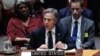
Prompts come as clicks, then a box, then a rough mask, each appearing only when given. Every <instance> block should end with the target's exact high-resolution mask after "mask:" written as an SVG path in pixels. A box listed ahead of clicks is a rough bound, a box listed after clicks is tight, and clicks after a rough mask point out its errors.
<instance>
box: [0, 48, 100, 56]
mask: <svg viewBox="0 0 100 56" xmlns="http://www.w3.org/2000/svg"><path fill="white" fill-rule="evenodd" d="M31 51H33V50H17V53H16V54H14V55H5V54H2V53H0V56H21V53H22V52H31ZM96 53H97V54H98V53H99V54H98V55H95V54H96ZM64 56H100V50H81V49H79V50H76V52H68V53H67V52H65V53H64Z"/></svg>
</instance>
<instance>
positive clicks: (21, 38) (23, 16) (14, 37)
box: [7, 1, 43, 47]
mask: <svg viewBox="0 0 100 56" xmlns="http://www.w3.org/2000/svg"><path fill="white" fill-rule="evenodd" d="M42 26H43V22H42V21H41V19H40V18H37V17H32V16H30V6H29V4H28V3H27V2H24V1H20V2H16V3H15V5H14V16H13V17H12V18H11V19H10V21H9V23H8V26H7V35H8V37H9V38H10V39H11V41H12V43H13V44H14V45H16V46H18V47H22V46H24V45H25V44H27V43H28V42H29V40H30V34H31V32H32V31H33V30H36V29H38V28H40V27H42Z"/></svg>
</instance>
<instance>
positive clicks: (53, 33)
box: [45, 27, 56, 49]
mask: <svg viewBox="0 0 100 56" xmlns="http://www.w3.org/2000/svg"><path fill="white" fill-rule="evenodd" d="M48 31H49V30H48V29H46V33H45V36H46V38H45V44H46V45H47V46H48ZM51 31H52V32H51V34H52V40H53V49H55V43H56V41H55V40H56V37H55V34H56V33H55V27H54V28H53V29H52V30H51Z"/></svg>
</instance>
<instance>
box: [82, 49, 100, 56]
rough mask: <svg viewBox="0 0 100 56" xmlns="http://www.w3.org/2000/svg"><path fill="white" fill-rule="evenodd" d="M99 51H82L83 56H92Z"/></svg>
mask: <svg viewBox="0 0 100 56" xmlns="http://www.w3.org/2000/svg"><path fill="white" fill-rule="evenodd" d="M98 51H100V50H83V56H93V55H94V54H95V53H97V52H98Z"/></svg>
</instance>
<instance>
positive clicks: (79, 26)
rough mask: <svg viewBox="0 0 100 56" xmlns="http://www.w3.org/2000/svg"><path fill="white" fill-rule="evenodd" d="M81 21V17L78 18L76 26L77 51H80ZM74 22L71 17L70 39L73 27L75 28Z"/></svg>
mask: <svg viewBox="0 0 100 56" xmlns="http://www.w3.org/2000/svg"><path fill="white" fill-rule="evenodd" d="M81 20H82V16H80V18H79V19H78V20H77V22H78V23H77V24H78V32H77V39H76V48H77V49H80V48H81V46H80V45H81ZM75 21H76V20H75V19H74V18H73V16H72V28H71V37H72V34H73V30H74V27H75V24H74V22H75Z"/></svg>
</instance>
